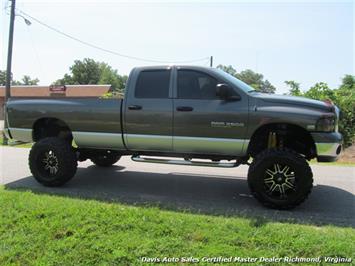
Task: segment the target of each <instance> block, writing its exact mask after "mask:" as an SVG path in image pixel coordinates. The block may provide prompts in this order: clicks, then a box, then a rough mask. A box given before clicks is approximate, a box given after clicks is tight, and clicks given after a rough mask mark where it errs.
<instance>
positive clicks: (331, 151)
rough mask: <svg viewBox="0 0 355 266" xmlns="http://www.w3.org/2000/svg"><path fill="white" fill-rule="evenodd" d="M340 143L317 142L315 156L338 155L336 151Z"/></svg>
mask: <svg viewBox="0 0 355 266" xmlns="http://www.w3.org/2000/svg"><path fill="white" fill-rule="evenodd" d="M340 145H341V144H340V143H324V142H317V143H316V149H317V156H334V157H336V156H338V155H339V154H337V153H336V151H337V149H338V147H339V146H340Z"/></svg>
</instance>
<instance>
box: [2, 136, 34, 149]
mask: <svg viewBox="0 0 355 266" xmlns="http://www.w3.org/2000/svg"><path fill="white" fill-rule="evenodd" d="M0 145H1V146H3V137H2V136H0ZM8 147H17V148H31V147H32V143H20V144H18V143H16V142H14V141H11V140H10V141H9V143H8Z"/></svg>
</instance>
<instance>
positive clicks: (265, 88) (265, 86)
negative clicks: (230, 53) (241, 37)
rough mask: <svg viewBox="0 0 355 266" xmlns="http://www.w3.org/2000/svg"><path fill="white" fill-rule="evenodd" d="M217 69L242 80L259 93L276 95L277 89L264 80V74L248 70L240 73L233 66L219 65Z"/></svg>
mask: <svg viewBox="0 0 355 266" xmlns="http://www.w3.org/2000/svg"><path fill="white" fill-rule="evenodd" d="M217 68H219V69H221V70H223V71H224V72H227V73H229V74H231V75H232V76H234V77H236V78H237V79H240V80H241V81H243V82H245V83H246V84H248V85H250V86H251V87H253V88H254V89H255V90H257V91H261V92H265V93H275V90H276V88H275V87H274V86H273V85H272V84H271V83H270V82H269V81H268V80H264V76H263V75H262V74H260V73H256V72H254V71H253V70H251V69H246V70H243V71H241V72H240V73H238V72H237V71H236V70H235V69H234V68H233V66H231V65H229V66H224V65H218V66H217Z"/></svg>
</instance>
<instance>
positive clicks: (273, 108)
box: [6, 66, 341, 158]
mask: <svg viewBox="0 0 355 266" xmlns="http://www.w3.org/2000/svg"><path fill="white" fill-rule="evenodd" d="M157 69H162V70H167V71H170V81H169V97H168V98H165V99H147V98H136V97H135V87H136V83H137V78H138V76H139V74H140V73H141V72H142V71H147V70H157ZM180 69H182V70H186V69H187V70H195V71H200V72H203V73H206V74H208V75H210V76H212V77H214V78H216V79H217V80H218V81H219V82H220V83H226V84H228V85H229V86H230V87H231V88H233V90H234V91H235V92H236V93H237V94H238V95H239V96H240V99H239V100H238V101H226V100H223V99H214V100H202V99H179V98H178V97H177V76H178V71H179V70H180ZM125 93H126V94H125V97H124V99H101V98H96V99H93V98H35V99H34V98H33V99H23V98H22V99H15V98H13V99H11V100H10V101H9V103H8V104H7V107H6V110H7V115H8V125H6V126H7V127H8V128H9V131H10V132H9V133H10V135H11V136H12V137H13V138H14V139H16V140H20V141H28V142H30V141H32V140H33V136H32V135H33V128H34V125H35V123H36V122H37V121H39V119H45V118H55V119H59V120H61V121H63V122H64V123H65V124H66V125H67V126H68V127H69V129H70V130H71V132H72V135H73V138H74V140H75V142H76V144H77V145H78V146H79V147H80V148H93V149H112V150H119V151H122V153H141V152H145V153H147V152H148V153H149V152H163V153H172V154H180V153H181V154H191V155H194V154H206V155H216V156H222V157H223V156H230V157H242V156H245V155H247V151H248V144H249V140H250V139H251V137H252V136H253V134H254V133H255V132H256V130H257V129H259V128H260V127H262V126H264V125H268V124H273V123H287V124H291V125H296V126H299V127H302V128H304V129H305V130H307V131H309V132H310V133H311V135H312V137H313V139H314V141H315V144H316V148H317V155H318V156H327V157H330V158H336V156H337V152H338V150H337V149H338V147H339V145H340V143H341V135H340V134H339V133H337V132H332V133H320V132H315V125H316V123H317V121H318V119H319V118H320V117H322V116H324V115H327V114H332V115H334V108H333V109H332V108H331V107H330V106H329V105H328V104H326V103H324V102H320V101H315V100H309V99H305V98H301V97H290V96H281V95H268V94H262V93H258V92H255V91H250V92H247V91H245V90H242V89H241V88H240V87H238V84H235V83H233V82H231V81H230V80H229V79H227V78H226V77H225V75H222V74H221V72H220V71H218V70H216V69H213V68H205V67H197V66H161V67H140V68H135V69H133V70H132V72H131V74H130V76H129V79H128V81H127V86H126V92H125ZM135 106H139V107H140V108H136V109H135V108H134V107H135ZM181 106H188V107H190V108H191V109H192V111H189V112H184V111H179V110H178V109H179V108H178V107H181ZM336 116H337V119H338V114H336Z"/></svg>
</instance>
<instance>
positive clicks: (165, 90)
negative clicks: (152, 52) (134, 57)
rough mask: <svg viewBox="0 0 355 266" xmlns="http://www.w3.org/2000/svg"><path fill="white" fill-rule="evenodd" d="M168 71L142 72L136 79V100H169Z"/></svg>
mask: <svg viewBox="0 0 355 266" xmlns="http://www.w3.org/2000/svg"><path fill="white" fill-rule="evenodd" d="M170 72H171V71H170V70H147V71H142V72H141V73H140V74H139V76H138V79H137V83H136V90H135V94H134V96H135V97H136V98H169V84H170Z"/></svg>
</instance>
